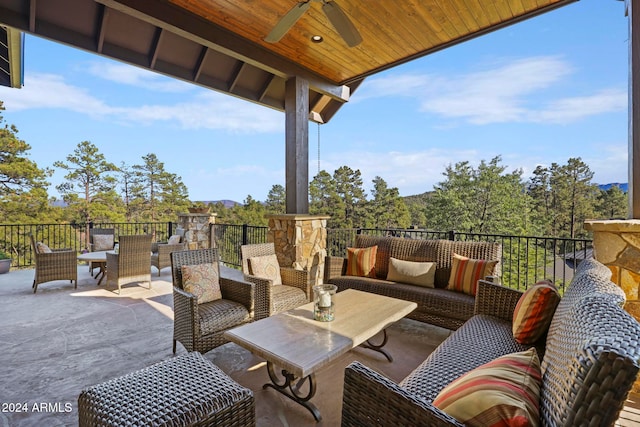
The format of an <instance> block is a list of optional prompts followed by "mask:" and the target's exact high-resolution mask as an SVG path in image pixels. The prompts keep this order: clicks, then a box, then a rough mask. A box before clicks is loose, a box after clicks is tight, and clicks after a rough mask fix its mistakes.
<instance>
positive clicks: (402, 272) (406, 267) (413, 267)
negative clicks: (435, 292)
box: [387, 257, 436, 288]
mask: <svg viewBox="0 0 640 427" xmlns="http://www.w3.org/2000/svg"><path fill="white" fill-rule="evenodd" d="M435 277H436V263H435V262H415V261H404V260H401V259H397V258H393V257H391V258H389V273H388V274H387V280H390V281H392V282H400V283H408V284H411V285H418V286H424V287H425V288H433V287H434V282H435Z"/></svg>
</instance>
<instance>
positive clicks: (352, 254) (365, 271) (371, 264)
mask: <svg viewBox="0 0 640 427" xmlns="http://www.w3.org/2000/svg"><path fill="white" fill-rule="evenodd" d="M377 254H378V246H371V247H368V248H347V276H360V277H376V255H377Z"/></svg>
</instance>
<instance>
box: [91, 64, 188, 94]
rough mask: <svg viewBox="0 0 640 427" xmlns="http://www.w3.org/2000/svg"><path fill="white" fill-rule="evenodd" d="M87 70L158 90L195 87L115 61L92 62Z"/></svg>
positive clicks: (122, 81) (138, 86) (139, 86)
mask: <svg viewBox="0 0 640 427" xmlns="http://www.w3.org/2000/svg"><path fill="white" fill-rule="evenodd" d="M87 71H89V73H90V74H91V75H93V76H95V77H99V78H101V79H105V80H109V81H112V82H115V83H119V84H125V85H129V86H135V87H137V88H144V89H149V90H153V91H158V92H186V91H188V90H190V89H191V88H193V85H192V84H190V83H187V82H183V81H181V80H177V79H175V78H169V77H165V76H163V75H161V74H158V73H156V72H153V71H149V70H145V69H144V68H138V67H134V66H132V65H127V64H119V63H115V62H106V61H105V62H92V63H91V64H89V66H88V68H87Z"/></svg>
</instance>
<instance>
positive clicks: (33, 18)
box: [29, 0, 36, 33]
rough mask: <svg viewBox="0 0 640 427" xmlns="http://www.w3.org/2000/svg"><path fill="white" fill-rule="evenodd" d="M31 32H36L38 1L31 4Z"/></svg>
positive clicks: (32, 1)
mask: <svg viewBox="0 0 640 427" xmlns="http://www.w3.org/2000/svg"><path fill="white" fill-rule="evenodd" d="M29 31H31V32H32V33H35V32H36V0H31V1H30V2H29Z"/></svg>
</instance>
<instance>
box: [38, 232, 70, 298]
mask: <svg viewBox="0 0 640 427" xmlns="http://www.w3.org/2000/svg"><path fill="white" fill-rule="evenodd" d="M30 240H31V250H32V252H33V257H34V258H35V262H36V270H35V273H34V277H33V284H32V286H31V287H32V289H33V293H34V294H35V293H36V291H37V290H38V285H39V284H40V283H45V282H51V281H52V280H69V281H71V282H72V283H73V287H74V289H76V288H77V287H78V259H77V254H76V252H75V251H73V250H71V249H52V250H51V252H50V253H42V254H41V253H38V251H37V249H36V241H35V239H34V237H33V236H30Z"/></svg>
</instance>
